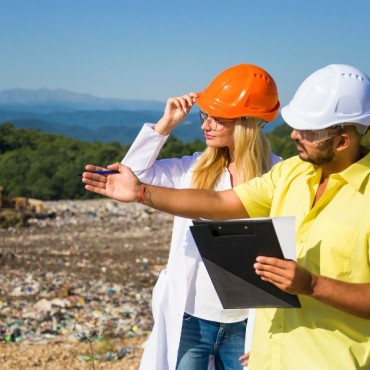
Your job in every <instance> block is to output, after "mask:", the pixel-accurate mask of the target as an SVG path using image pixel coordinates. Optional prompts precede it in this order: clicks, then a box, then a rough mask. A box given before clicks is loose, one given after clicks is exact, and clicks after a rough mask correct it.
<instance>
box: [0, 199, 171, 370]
mask: <svg viewBox="0 0 370 370" xmlns="http://www.w3.org/2000/svg"><path fill="white" fill-rule="evenodd" d="M44 205H45V207H46V209H47V210H48V215H49V217H42V218H37V217H35V218H30V219H28V222H27V225H26V226H24V227H15V228H2V229H0V271H1V272H0V369H1V370H7V369H22V370H23V369H26V370H27V369H35V368H41V369H53V370H57V369H125V370H131V369H138V366H139V365H138V364H139V360H140V357H141V354H142V351H143V347H144V346H145V340H146V339H147V336H148V334H149V333H150V330H151V328H152V326H153V319H152V314H151V294H152V288H153V286H154V284H155V281H156V280H157V277H158V276H159V273H160V271H161V270H162V269H163V268H164V267H165V264H166V261H167V257H168V248H169V243H170V236H171V229H172V223H173V217H172V216H170V215H168V214H165V213H162V212H158V211H155V210H152V209H149V208H147V207H145V206H143V205H141V204H124V203H120V202H116V201H113V200H110V199H94V200H83V201H49V202H45V204H44ZM44 216H45V215H44Z"/></svg>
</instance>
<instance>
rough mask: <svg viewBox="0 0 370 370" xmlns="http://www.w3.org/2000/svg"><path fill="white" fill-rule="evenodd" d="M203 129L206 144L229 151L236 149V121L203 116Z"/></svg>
mask: <svg viewBox="0 0 370 370" xmlns="http://www.w3.org/2000/svg"><path fill="white" fill-rule="evenodd" d="M201 129H202V130H203V132H204V137H205V139H206V144H207V145H208V146H211V147H216V148H223V147H228V148H229V150H233V148H234V130H235V119H225V118H219V117H210V116H207V115H204V116H203V123H202V126H201Z"/></svg>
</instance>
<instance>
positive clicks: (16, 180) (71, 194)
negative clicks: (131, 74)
mask: <svg viewBox="0 0 370 370" xmlns="http://www.w3.org/2000/svg"><path fill="white" fill-rule="evenodd" d="M290 131H291V129H290V128H289V127H288V126H287V125H282V126H279V127H277V128H276V129H275V130H274V131H272V132H271V133H269V134H267V136H268V137H269V139H270V142H271V148H272V150H273V151H274V152H275V153H277V154H278V155H280V156H281V157H283V158H284V159H286V158H289V157H291V156H293V155H296V153H297V152H296V149H295V144H294V142H293V141H292V140H291V139H290ZM368 136H369V135H367V137H366V138H365V140H364V144H365V145H366V146H368V147H369V148H370V140H369V137H368ZM204 147H205V144H204V143H203V142H201V141H199V140H196V141H194V142H192V143H184V142H182V141H181V140H179V139H177V138H176V137H174V136H171V137H170V138H169V139H168V141H167V142H166V144H165V146H164V148H163V149H162V151H161V153H160V158H171V157H181V156H183V155H187V154H191V153H193V152H196V151H202V150H203V149H204ZM128 149H129V145H121V144H119V143H116V142H112V143H100V142H86V141H80V140H76V139H70V138H67V137H64V136H61V135H53V134H47V133H42V132H40V131H37V130H25V129H19V128H15V127H14V126H13V125H11V124H8V123H6V124H3V125H1V126H0V187H3V194H4V196H6V197H15V196H23V197H29V198H37V199H42V200H59V199H88V198H93V197H96V195H94V194H92V193H89V192H87V191H85V190H84V187H83V184H82V182H81V178H80V176H79V174H81V172H83V170H84V166H85V165H86V164H87V163H92V164H99V165H102V166H106V165H108V164H110V163H113V162H116V161H121V159H122V158H123V157H124V155H125V154H126V153H127V151H128Z"/></svg>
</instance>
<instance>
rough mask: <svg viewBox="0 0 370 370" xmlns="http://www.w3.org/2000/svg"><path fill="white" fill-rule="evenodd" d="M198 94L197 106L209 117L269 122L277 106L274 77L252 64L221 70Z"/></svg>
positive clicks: (277, 99) (277, 108) (273, 117)
mask: <svg viewBox="0 0 370 370" xmlns="http://www.w3.org/2000/svg"><path fill="white" fill-rule="evenodd" d="M198 96H199V97H198V99H197V103H198V105H199V107H200V109H201V110H202V111H204V112H205V113H207V114H208V115H209V116H212V117H222V118H238V117H259V118H261V119H263V120H264V121H266V122H269V121H272V120H274V119H275V118H276V116H277V114H278V110H279V107H280V103H279V98H278V91H277V87H276V84H275V81H274V79H273V78H272V77H271V76H270V75H269V74H268V73H267V72H266V71H265V70H263V69H262V68H260V67H257V66H254V65H251V64H238V65H236V66H233V67H230V68H228V69H226V70H224V71H223V72H221V73H220V74H219V75H218V76H217V77H216V78H215V79H214V80H213V81H212V82H211V83H210V84H209V85H208V86H207V87H206V88H205V89H204V90H203V91H201V92H200V93H198Z"/></svg>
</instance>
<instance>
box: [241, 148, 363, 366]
mask: <svg viewBox="0 0 370 370" xmlns="http://www.w3.org/2000/svg"><path fill="white" fill-rule="evenodd" d="M367 153H368V151H367ZM320 178H321V170H320V169H317V168H315V167H314V166H313V165H311V164H309V163H307V162H303V161H302V160H300V159H299V158H298V157H294V158H290V159H288V160H286V161H284V162H281V163H279V164H277V165H275V166H274V167H273V169H272V170H271V171H270V172H269V173H267V174H265V175H264V176H262V177H261V178H256V179H253V180H251V181H250V182H248V183H246V184H242V185H239V186H238V187H236V188H234V189H235V192H236V194H237V195H238V197H239V198H240V199H241V201H242V202H243V205H244V206H245V208H246V210H247V211H248V213H249V215H250V216H251V217H263V216H295V218H296V245H297V261H298V262H299V263H300V264H301V265H303V266H305V267H306V268H307V269H308V270H310V271H311V272H313V273H314V274H320V275H324V276H328V277H331V278H334V279H338V280H341V281H347V282H351V283H369V282H370V154H369V153H368V154H367V155H366V156H365V157H363V158H362V159H361V160H360V161H358V162H356V163H355V164H353V165H352V166H350V167H349V168H347V169H346V170H344V171H343V172H341V173H338V174H334V175H331V176H330V179H329V183H328V185H327V188H326V190H325V193H324V194H323V195H322V197H321V198H320V200H319V201H318V202H317V204H316V205H315V206H314V207H311V206H312V204H313V201H314V196H315V193H316V190H317V187H318V185H319V181H320ZM299 298H300V301H301V304H302V307H301V308H300V309H295V308H294V309H293V308H289V309H271V308H268V309H258V310H257V317H256V324H255V332H254V337H253V343H252V349H251V356H250V361H249V368H250V369H251V370H267V369H269V370H271V369H279V370H306V369H307V370H340V369H343V370H351V369H370V320H366V319H362V318H359V317H356V316H354V315H351V314H348V313H345V312H343V311H340V310H338V309H335V308H333V307H331V306H328V305H326V304H324V303H321V302H319V301H317V300H315V299H312V298H310V297H307V296H303V295H302V296H300V297H299ZM353 304H354V305H356V302H353Z"/></svg>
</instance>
